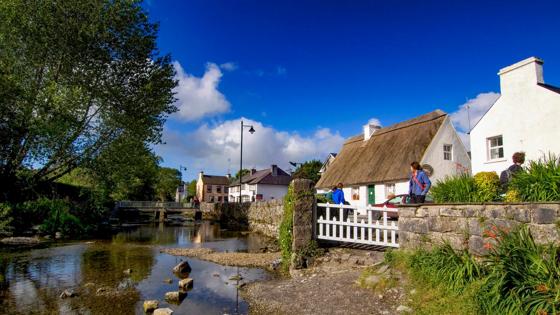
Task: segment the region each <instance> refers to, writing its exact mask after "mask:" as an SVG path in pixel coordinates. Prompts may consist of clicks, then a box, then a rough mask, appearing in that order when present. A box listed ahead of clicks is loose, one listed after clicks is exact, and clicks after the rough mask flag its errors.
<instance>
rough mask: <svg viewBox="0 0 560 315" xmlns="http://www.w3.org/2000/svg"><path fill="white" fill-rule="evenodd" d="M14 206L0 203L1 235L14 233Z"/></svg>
mask: <svg viewBox="0 0 560 315" xmlns="http://www.w3.org/2000/svg"><path fill="white" fill-rule="evenodd" d="M12 220H13V218H12V207H11V206H10V205H9V204H7V203H0V236H9V235H11V234H12V226H11V224H12Z"/></svg>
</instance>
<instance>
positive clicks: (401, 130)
mask: <svg viewBox="0 0 560 315" xmlns="http://www.w3.org/2000/svg"><path fill="white" fill-rule="evenodd" d="M412 161H419V162H420V163H421V164H422V165H424V166H425V168H426V169H427V171H431V172H430V173H431V174H430V178H431V180H432V182H435V181H437V180H438V179H441V178H443V177H445V176H447V175H454V174H457V173H460V172H470V159H469V156H468V154H467V150H466V149H465V146H464V145H463V143H462V141H461V140H460V138H459V136H458V135H457V132H456V130H455V128H454V127H453V125H452V124H451V119H450V117H449V115H447V114H446V113H445V112H443V111H441V110H435V111H433V112H431V113H428V114H425V115H422V116H419V117H416V118H413V119H410V120H407V121H404V122H401V123H397V124H394V125H391V126H388V127H385V128H381V127H379V126H375V125H370V124H368V125H365V126H364V132H363V134H359V135H356V136H354V137H351V138H349V139H348V140H347V141H346V142H345V143H344V145H343V147H342V149H341V151H340V152H339V153H338V155H337V156H336V159H334V160H333V161H332V163H331V164H330V166H329V168H328V169H327V170H326V171H325V172H324V173H323V174H322V176H321V179H320V180H319V182H318V183H317V185H316V187H317V189H318V190H319V191H327V190H329V189H330V188H331V187H333V186H335V185H336V184H337V183H339V182H341V183H343V184H344V187H345V188H344V195H345V197H346V200H347V201H349V202H350V203H351V204H352V205H357V206H366V205H368V204H379V203H382V202H384V201H385V200H386V199H387V196H388V195H390V194H397V195H398V194H406V193H408V179H409V174H410V166H409V165H410V163H411V162H412Z"/></svg>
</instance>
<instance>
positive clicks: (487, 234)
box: [484, 230, 498, 239]
mask: <svg viewBox="0 0 560 315" xmlns="http://www.w3.org/2000/svg"><path fill="white" fill-rule="evenodd" d="M484 236H486V237H490V238H493V239H496V238H497V237H498V236H497V235H496V233H494V232H492V231H490V230H486V231H484Z"/></svg>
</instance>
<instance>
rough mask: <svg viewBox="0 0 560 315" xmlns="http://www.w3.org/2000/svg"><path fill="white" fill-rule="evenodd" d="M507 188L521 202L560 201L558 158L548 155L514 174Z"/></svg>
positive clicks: (531, 162) (559, 165)
mask: <svg viewBox="0 0 560 315" xmlns="http://www.w3.org/2000/svg"><path fill="white" fill-rule="evenodd" d="M509 188H510V189H512V190H515V191H516V192H517V194H518V196H519V198H520V199H521V200H522V201H560V156H557V155H555V154H552V153H550V154H549V155H548V156H543V157H542V158H540V159H539V160H537V161H530V162H529V165H528V166H527V168H526V169H525V170H524V171H521V172H518V173H515V175H514V176H513V178H512V180H511V183H510V184H509Z"/></svg>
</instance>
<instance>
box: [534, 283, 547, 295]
mask: <svg viewBox="0 0 560 315" xmlns="http://www.w3.org/2000/svg"><path fill="white" fill-rule="evenodd" d="M537 291H539V292H540V293H545V292H547V291H548V288H547V287H546V285H545V284H542V283H541V284H539V285H537Z"/></svg>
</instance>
